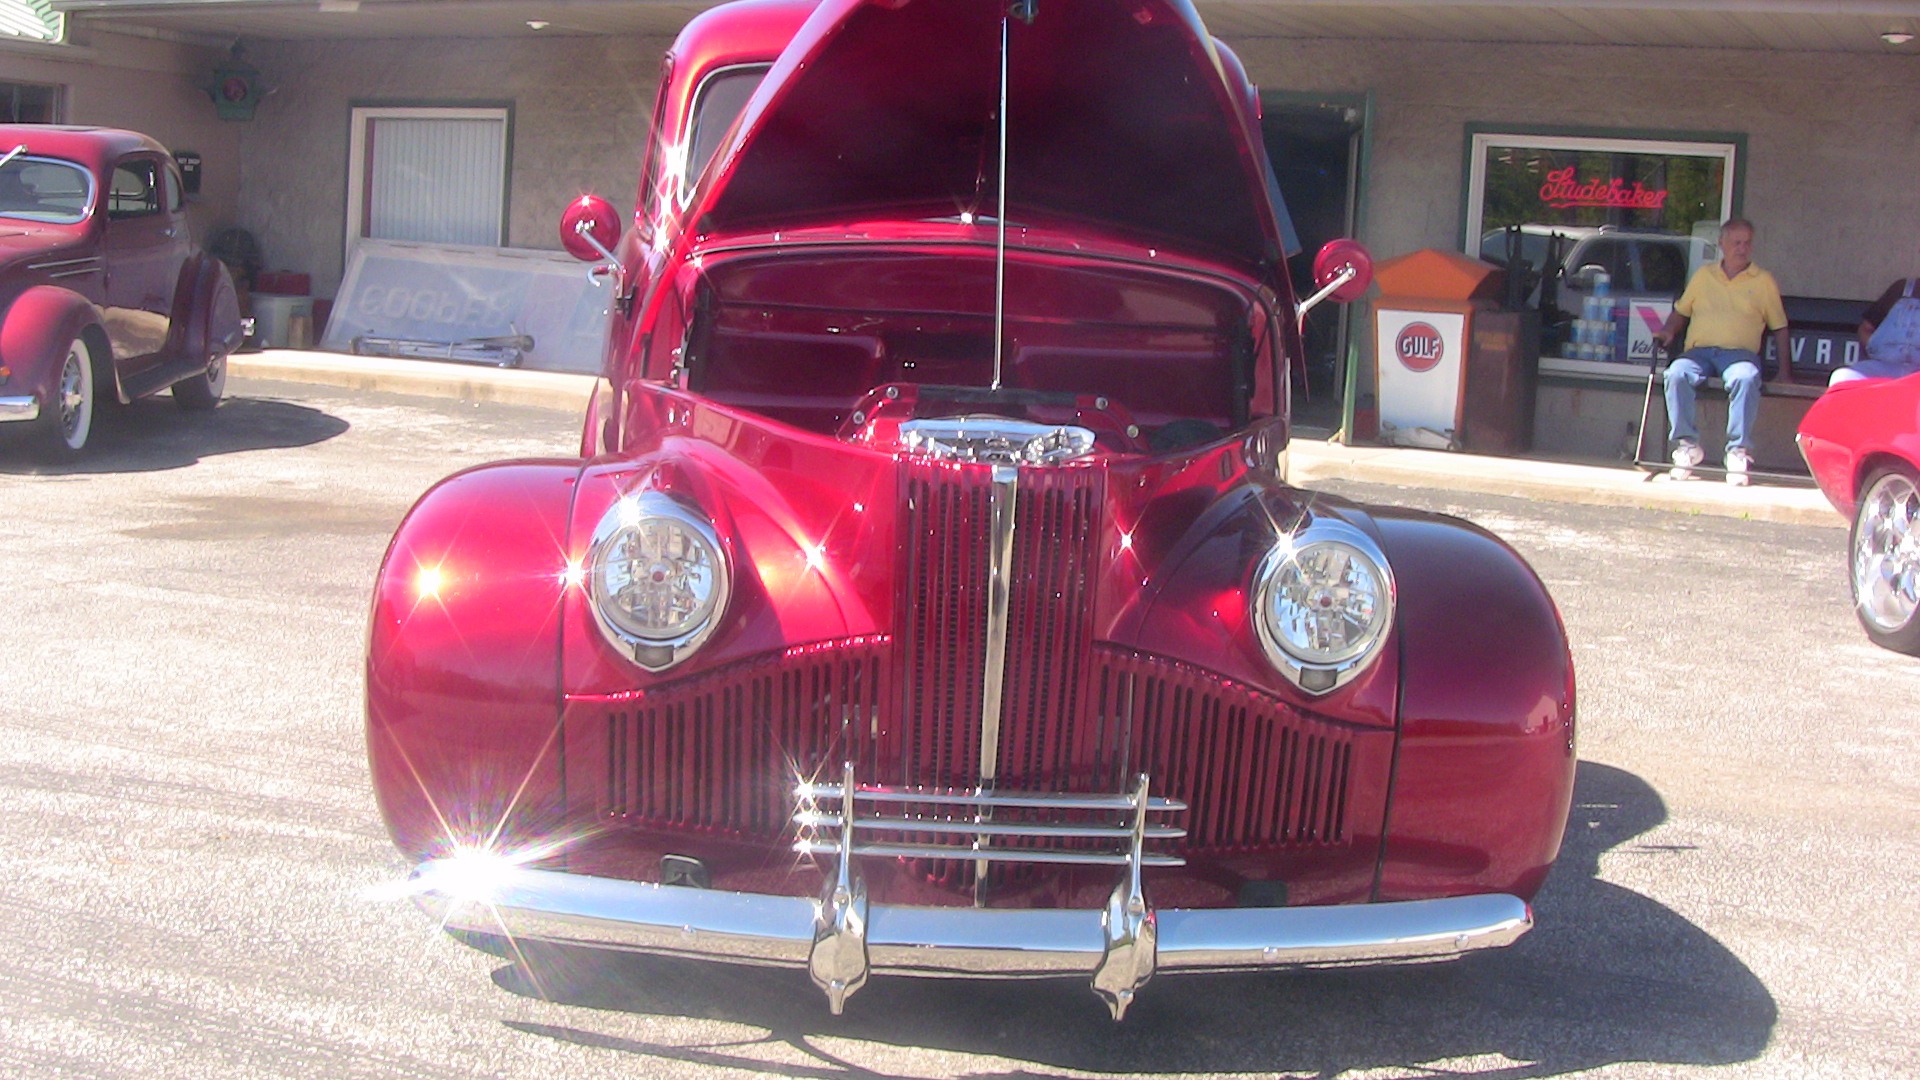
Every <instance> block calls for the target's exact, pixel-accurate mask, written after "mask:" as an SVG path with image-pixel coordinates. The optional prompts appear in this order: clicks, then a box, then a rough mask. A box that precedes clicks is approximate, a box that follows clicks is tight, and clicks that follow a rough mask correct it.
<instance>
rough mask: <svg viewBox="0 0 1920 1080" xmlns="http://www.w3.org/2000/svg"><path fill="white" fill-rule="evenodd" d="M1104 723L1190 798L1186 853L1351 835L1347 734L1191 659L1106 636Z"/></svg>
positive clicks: (1343, 839) (1138, 760) (1137, 766)
mask: <svg viewBox="0 0 1920 1080" xmlns="http://www.w3.org/2000/svg"><path fill="white" fill-rule="evenodd" d="M1096 660H1097V662H1098V664H1099V667H1100V670H1099V674H1098V677H1097V679H1096V680H1095V682H1096V684H1097V685H1098V686H1099V688H1100V708H1099V710H1098V713H1099V715H1100V717H1101V722H1102V724H1103V725H1105V726H1106V727H1107V728H1109V729H1110V730H1109V732H1107V733H1103V737H1104V738H1112V737H1114V736H1115V735H1117V733H1118V730H1123V729H1126V728H1130V729H1131V732H1132V734H1131V737H1130V738H1129V739H1128V745H1130V747H1131V753H1132V755H1133V763H1132V765H1131V766H1130V768H1131V769H1134V770H1139V771H1143V772H1146V773H1147V774H1148V775H1150V776H1152V777H1153V778H1154V781H1155V785H1156V790H1158V791H1159V792H1161V793H1162V794H1165V795H1166V796H1168V797H1169V798H1174V799H1179V800H1181V801H1183V802H1185V803H1186V804H1187V805H1188V806H1190V807H1191V808H1192V812H1191V816H1190V817H1189V819H1188V822H1187V828H1188V836H1187V843H1186V848H1187V850H1188V851H1189V852H1190V853H1191V852H1203V851H1207V850H1224V849H1245V848H1255V847H1273V846H1335V845H1341V844H1345V843H1347V842H1348V840H1349V837H1348V835H1347V810H1348V807H1347V802H1348V799H1349V797H1350V793H1351V791H1352V783H1351V773H1352V769H1353V762H1354V753H1353V738H1354V734H1353V732H1352V731H1351V730H1350V729H1347V728H1345V727H1342V726H1340V725H1337V724H1333V723H1329V722H1327V721H1324V720H1320V719H1317V718H1315V717H1312V716H1309V715H1307V714H1304V713H1300V712H1297V711H1295V710H1292V709H1289V708H1286V707H1285V706H1283V705H1281V704H1280V703H1278V702H1274V701H1271V700H1268V699H1266V698H1263V697H1260V696H1258V695H1253V694H1249V693H1247V692H1245V691H1242V690H1239V689H1237V688H1235V687H1233V686H1232V685H1231V684H1227V683H1223V682H1221V681H1220V680H1218V679H1216V678H1214V677H1212V676H1210V675H1207V674H1205V673H1204V672H1200V671H1198V670H1195V669H1191V668H1186V667H1184V666H1180V665H1176V664H1172V663H1168V662H1165V661H1161V660H1157V659H1154V658H1151V657H1144V656H1140V655H1138V654H1134V653H1130V652H1124V651H1122V650H1118V649H1113V648H1108V647H1103V648H1101V649H1099V655H1098V656H1097V657H1096Z"/></svg>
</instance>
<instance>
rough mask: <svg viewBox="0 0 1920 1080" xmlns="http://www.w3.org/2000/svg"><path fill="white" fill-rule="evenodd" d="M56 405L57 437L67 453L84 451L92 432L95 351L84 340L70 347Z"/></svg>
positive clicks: (61, 376)
mask: <svg viewBox="0 0 1920 1080" xmlns="http://www.w3.org/2000/svg"><path fill="white" fill-rule="evenodd" d="M53 404H54V410H55V422H56V424H57V425H58V426H57V428H56V430H55V435H56V436H57V437H58V438H59V440H60V442H61V444H62V445H64V446H65V447H66V448H67V449H68V450H70V451H79V450H81V449H83V448H84V447H85V446H86V445H87V437H88V435H89V434H90V433H91V432H92V430H93V351H92V350H91V349H89V348H88V347H87V343H86V342H85V341H82V340H79V339H75V340H74V342H73V343H72V344H70V345H68V346H67V358H66V359H65V360H64V361H62V362H61V364H60V378H59V382H58V385H57V386H55V388H54V402H53Z"/></svg>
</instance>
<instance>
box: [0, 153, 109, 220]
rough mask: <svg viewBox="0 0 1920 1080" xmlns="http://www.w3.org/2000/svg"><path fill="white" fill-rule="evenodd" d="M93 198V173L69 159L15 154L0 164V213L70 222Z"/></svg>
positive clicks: (80, 216)
mask: <svg viewBox="0 0 1920 1080" xmlns="http://www.w3.org/2000/svg"><path fill="white" fill-rule="evenodd" d="M92 201H93V174H92V173H89V172H88V171H87V170H85V169H83V168H81V167H80V166H78V165H75V164H73V163H72V162H70V161H59V160H56V159H54V158H37V157H16V158H14V159H13V160H12V161H9V162H7V163H6V164H5V165H0V217H10V218H23V219H25V220H27V221H46V222H52V223H54V224H59V225H71V224H73V223H74V222H76V221H79V220H81V219H82V218H84V217H86V216H87V207H88V206H89V205H91V203H92Z"/></svg>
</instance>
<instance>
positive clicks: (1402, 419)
mask: <svg viewBox="0 0 1920 1080" xmlns="http://www.w3.org/2000/svg"><path fill="white" fill-rule="evenodd" d="M1375 326H1376V327H1377V335H1378V336H1377V339H1376V340H1375V342H1374V346H1375V354H1374V355H1376V356H1378V357H1379V358H1380V364H1379V367H1380V395H1379V398H1380V400H1379V404H1380V433H1381V437H1382V438H1384V439H1385V440H1386V441H1388V442H1399V443H1411V444H1413V445H1436V444H1438V445H1444V444H1445V443H1446V442H1448V441H1451V440H1452V439H1453V438H1454V437H1455V433H1454V430H1453V426H1454V419H1455V417H1457V416H1458V415H1459V414H1460V372H1461V366H1460V365H1461V364H1462V363H1463V362H1464V361H1465V359H1466V351H1467V341H1466V327H1467V318H1466V316H1465V315H1461V314H1457V313H1449V312H1438V311H1401V310H1396V309H1393V308H1381V309H1380V310H1379V313H1378V317H1377V318H1376V320H1375ZM1420 429H1425V430H1426V432H1427V433H1428V434H1425V435H1416V434H1414V433H1416V432H1418V431H1419V430H1420ZM1403 432H1404V433H1406V434H1405V435H1402V434H1399V433H1403Z"/></svg>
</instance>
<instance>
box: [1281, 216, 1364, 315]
mask: <svg viewBox="0 0 1920 1080" xmlns="http://www.w3.org/2000/svg"><path fill="white" fill-rule="evenodd" d="M1313 283H1314V285H1315V286H1317V290H1316V291H1315V292H1314V294H1313V295H1312V296H1309V297H1307V298H1306V299H1305V300H1302V301H1300V311H1299V319H1300V322H1301V323H1305V322H1306V321H1307V312H1309V311H1312V310H1313V309H1314V308H1316V307H1318V306H1319V305H1320V303H1321V301H1324V300H1333V301H1335V302H1337V303H1341V304H1346V303H1351V302H1353V301H1355V300H1358V299H1360V298H1361V297H1362V296H1365V295H1366V294H1367V289H1368V288H1369V287H1371V286H1372V285H1373V256H1371V255H1369V254H1367V249H1366V248H1365V247H1363V246H1361V244H1360V241H1358V240H1349V239H1346V238H1344V237H1343V238H1341V239H1338V240H1329V241H1327V243H1326V246H1325V247H1322V248H1321V249H1320V253H1319V254H1317V255H1315V256H1314V257H1313Z"/></svg>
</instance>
